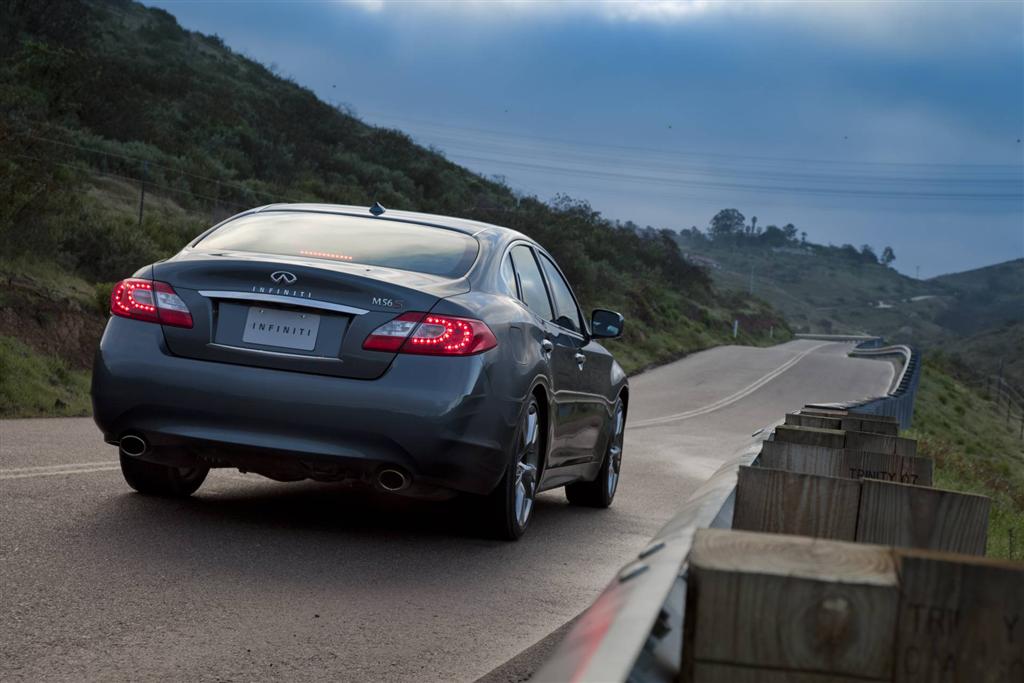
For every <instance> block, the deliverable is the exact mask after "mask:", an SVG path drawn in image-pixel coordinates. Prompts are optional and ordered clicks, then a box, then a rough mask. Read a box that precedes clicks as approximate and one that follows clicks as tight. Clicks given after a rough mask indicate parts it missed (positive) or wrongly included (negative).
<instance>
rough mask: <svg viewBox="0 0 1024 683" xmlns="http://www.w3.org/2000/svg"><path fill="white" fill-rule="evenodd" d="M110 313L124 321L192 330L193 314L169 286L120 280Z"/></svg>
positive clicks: (161, 283) (112, 298)
mask: <svg viewBox="0 0 1024 683" xmlns="http://www.w3.org/2000/svg"><path fill="white" fill-rule="evenodd" d="M110 312H111V313H112V314H114V315H119V316H121V317H122V318H131V319H133V320H144V321H146V322H150V323H160V324H162V325H172V326H174V327H192V313H191V312H189V310H188V306H187V305H185V302H184V301H182V300H181V297H180V296H178V294H177V293H176V292H175V291H174V288H173V287H171V286H170V285H169V284H167V283H166V282H155V281H153V280H143V279H141V278H136V277H132V278H128V279H127V280H121V281H120V282H118V283H117V284H116V285H114V289H113V291H112V292H110Z"/></svg>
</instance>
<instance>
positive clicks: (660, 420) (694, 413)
mask: <svg viewBox="0 0 1024 683" xmlns="http://www.w3.org/2000/svg"><path fill="white" fill-rule="evenodd" d="M831 343H832V342H824V343H822V344H818V345H817V346H812V347H811V348H809V349H807V350H806V351H802V352H801V353H799V354H797V355H796V356H794V357H793V358H790V359H789V360H787V361H786V362H785V363H783V364H782V365H780V366H779V367H777V368H775V369H774V370H772V371H771V372H769V373H768V374H767V375H765V376H763V377H761V378H760V379H758V380H757V381H756V382H754V383H753V384H750V385H748V386H746V387H744V388H742V389H740V390H739V391H737V392H736V393H735V394H732V395H731V396H726V397H725V398H723V399H720V400H718V401H715V402H714V403H709V404H708V405H706V406H703V407H701V408H694V409H693V410H688V411H686V412H683V413H675V414H674V415H665V416H663V417H652V418H649V419H647V420H640V421H639V422H633V423H630V424H629V425H627V426H628V427H630V428H634V429H635V428H637V427H653V426H655V425H663V424H668V423H670V422H678V421H681V420H689V419H690V418H692V417H698V416H700V415H707V414H708V413H711V412H714V411H716V410H720V409H722V408H725V407H727V406H730V405H732V404H733V403H735V402H736V401H739V400H740V399H742V398H746V397H747V396H749V395H750V394H752V393H754V392H755V391H757V390H758V389H760V388H761V387H763V386H764V385H765V384H768V382H771V381H772V380H773V379H775V378H776V377H778V376H779V375H781V374H782V373H784V372H786V370H789V369H790V368H791V367H793V366H794V365H796V364H797V363H799V362H800V361H801V360H803V359H804V357H805V356H807V354H809V353H812V352H814V351H817V350H818V349H820V348H821V347H822V346H828V345H829V344H831Z"/></svg>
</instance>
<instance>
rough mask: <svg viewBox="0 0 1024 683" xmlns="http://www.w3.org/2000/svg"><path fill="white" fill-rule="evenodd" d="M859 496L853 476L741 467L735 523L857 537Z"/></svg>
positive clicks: (736, 525)
mask: <svg viewBox="0 0 1024 683" xmlns="http://www.w3.org/2000/svg"><path fill="white" fill-rule="evenodd" d="M859 498H860V484H859V483H858V482H856V481H853V480H850V479H839V478H836V477H822V476H817V475H813V474H797V473H794V472H786V471H784V470H773V469H766V468H763V467H741V468H740V469H739V478H738V481H737V485H736V506H735V509H734V512H733V521H732V527H733V529H742V530H746V531H763V532H771V533H777V534H799V535H803V536H813V537H815V538H831V539H839V540H845V541H853V540H855V539H856V534H857V507H858V501H859Z"/></svg>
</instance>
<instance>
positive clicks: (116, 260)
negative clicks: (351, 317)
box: [0, 0, 788, 413]
mask: <svg viewBox="0 0 1024 683" xmlns="http://www.w3.org/2000/svg"><path fill="white" fill-rule="evenodd" d="M355 96H356V94H349V95H348V96H347V97H348V98H349V99H352V98H354V97H355ZM342 97H346V96H345V95H342ZM0 112H2V114H0V240H2V241H3V244H4V250H3V255H2V258H0V280H3V281H4V284H5V288H3V289H2V292H0V304H2V309H0V337H6V338H7V340H8V342H9V343H3V344H0V356H4V357H3V358H0V360H3V361H5V363H4V364H5V366H6V367H14V366H17V367H19V368H22V370H23V373H24V376H28V375H30V374H31V375H32V376H34V377H36V378H37V379H38V382H35V383H33V384H32V387H35V388H33V389H31V391H30V390H29V389H27V388H26V386H27V385H14V384H13V383H10V382H9V383H8V384H7V385H5V386H4V387H0V403H2V404H3V405H0V411H3V412H8V413H9V412H11V410H20V409H18V408H17V406H18V405H27V404H29V403H31V404H32V405H33V406H35V407H34V408H32V409H31V410H27V411H26V410H22V411H21V412H28V413H45V412H47V410H48V408H47V406H48V405H49V406H50V407H52V405H53V404H55V403H56V402H58V401H59V402H60V405H64V406H67V405H72V404H74V397H69V396H66V395H65V394H66V393H67V391H65V393H64V394H62V393H60V392H56V393H57V394H59V395H56V394H55V393H54V392H53V391H50V386H51V385H52V386H53V387H57V388H59V389H61V391H64V390H66V389H67V387H68V386H72V385H74V386H80V383H72V382H70V381H69V380H68V379H67V376H68V374H67V373H68V372H74V371H75V368H85V367H87V366H88V362H89V357H90V355H91V349H93V348H94V347H95V343H96V339H97V337H98V334H99V331H100V329H101V328H102V324H103V320H104V317H105V303H104V302H105V297H106V296H107V292H108V291H109V287H110V283H111V282H112V281H115V280H117V279H119V278H121V277H124V276H126V275H128V274H130V273H132V272H133V271H134V270H135V269H136V268H138V267H139V266H140V265H142V264H145V263H148V262H151V261H153V260H156V259H159V258H162V257H165V256H168V255H170V254H171V253H173V252H174V251H176V250H177V249H178V248H179V247H180V246H181V245H182V244H183V243H185V242H186V241H187V240H188V239H190V238H191V237H192V236H193V235H195V234H197V233H198V232H200V231H201V230H203V229H205V228H206V227H208V226H209V225H210V224H211V223H212V222H214V221H216V220H218V219H220V218H223V217H225V216H227V215H230V214H232V213H234V212H236V211H238V210H241V209H244V208H248V207H252V206H257V205H262V204H268V203H273V202H279V201H289V200H294V201H325V202H337V203H347V204H362V205H368V204H370V203H372V202H373V201H380V202H381V203H383V204H384V205H385V206H388V207H391V208H401V209H411V210H417V211H426V212H433V213H441V214H452V215H458V216H463V217H467V218H475V219H478V220H484V221H488V222H492V223H497V224H500V225H505V226H508V227H512V228H516V229H519V230H522V231H523V232H525V233H527V234H529V235H531V236H533V237H534V238H536V239H537V240H538V241H540V242H541V243H542V244H544V245H545V246H546V247H547V248H548V249H549V250H551V251H552V252H553V253H554V254H555V256H556V257H557V258H558V260H559V262H560V264H561V265H562V266H563V268H564V269H565V270H566V272H567V275H568V276H569V278H570V279H571V280H572V282H573V283H574V285H575V287H576V291H577V294H578V295H579V296H580V298H581V299H582V302H583V304H584V306H586V307H588V308H589V307H598V306H601V307H608V308H615V309H618V310H621V311H622V312H623V313H624V314H625V315H626V316H627V319H628V320H629V323H628V325H627V338H626V339H625V340H624V341H623V342H620V343H616V344H615V347H616V348H615V351H616V353H617V354H618V355H619V356H620V358H621V359H622V361H623V363H624V364H625V365H626V366H627V367H628V368H631V369H636V368H639V367H642V366H644V365H646V364H648V363H651V362H655V361H658V360H664V359H668V358H671V357H673V356H675V355H679V354H681V353H685V352H688V351H692V350H694V349H697V348H703V347H707V346H710V345H713V344H717V343H722V342H725V341H731V340H732V337H731V330H732V321H733V320H734V319H736V318H738V319H740V320H741V325H740V330H741V335H740V338H739V340H738V341H739V342H740V343H769V341H770V338H769V333H770V331H773V332H774V340H775V341H778V340H779V339H784V338H786V336H787V335H788V329H787V328H786V325H785V323H784V321H783V320H782V318H781V317H780V316H778V315H777V314H776V313H774V312H773V311H772V310H771V309H770V308H769V307H768V306H767V305H766V304H764V303H763V302H761V301H758V300H751V299H750V298H748V297H746V296H741V295H734V294H722V293H721V292H719V291H717V290H716V289H715V288H714V287H713V286H712V283H711V280H710V278H709V277H708V275H707V274H706V273H705V272H704V271H703V270H702V269H701V268H699V267H696V266H693V265H691V264H689V263H688V262H687V261H685V260H684V259H683V258H682V256H681V254H680V251H679V248H678V246H677V244H676V242H675V240H674V239H673V237H672V235H671V233H669V232H667V231H664V232H657V231H654V232H653V233H651V234H649V235H639V234H637V233H636V232H635V231H634V230H632V229H628V228H624V227H621V226H619V225H618V224H616V223H613V222H610V221H608V220H606V219H604V218H603V217H602V216H601V215H600V214H598V213H597V212H595V211H593V210H592V209H591V208H590V206H589V205H587V204H586V203H585V202H581V201H575V200H572V199H569V198H566V197H558V198H556V199H555V200H553V201H551V202H550V203H548V202H544V201H541V200H539V199H537V198H534V197H523V196H518V195H517V194H515V193H513V192H512V191H511V190H509V188H508V187H506V186H505V185H503V184H501V183H498V182H494V181H492V180H490V179H487V178H482V177H480V176H478V175H476V174H474V173H471V172H470V171H468V170H466V169H464V168H462V167H460V166H457V165H456V164H453V163H451V162H449V161H448V160H447V159H445V158H444V157H443V156H442V155H441V154H440V153H438V152H436V151H433V150H430V149H426V148H424V147H421V146H419V145H416V144H414V143H413V142H412V141H411V140H410V138H408V137H407V136H406V135H404V134H403V133H401V132H400V131H396V130H387V129H382V128H376V127H373V126H369V125H367V124H365V123H363V122H362V121H360V120H358V119H357V118H355V117H354V116H351V115H350V114H348V113H347V112H345V111H342V110H339V109H337V108H335V107H332V106H330V105H328V104H326V103H324V102H322V101H320V100H319V99H318V98H317V97H316V96H315V95H314V94H313V93H312V92H310V91H309V90H307V89H305V88H302V87H300V86H299V85H297V84H296V83H294V82H292V81H291V80H289V79H287V78H283V77H281V76H280V75H278V74H276V73H274V72H273V71H272V70H270V69H268V68H267V67H265V66H263V65H261V64H259V63H257V62H254V61H252V60H250V59H247V58H246V57H244V56H242V55H239V54H237V53H235V52H233V51H232V50H231V49H230V48H229V47H227V46H225V45H224V44H223V42H222V41H221V40H220V39H219V38H217V37H215V36H205V35H202V34H199V33H195V32H189V31H185V30H183V29H182V28H181V27H180V26H179V25H178V24H177V22H176V21H175V19H174V18H173V16H171V15H170V14H168V13H167V12H164V11H162V10H159V9H150V8H146V7H144V6H142V5H140V4H137V3H134V2H130V1H128V0H110V1H108V2H100V1H98V0H84V1H83V0H14V1H13V2H9V3H7V4H6V6H5V10H4V12H3V13H0ZM556 193H557V188H552V195H555V194H556ZM143 194H144V195H145V201H144V202H142V201H141V200H142V195H143ZM140 208H141V210H140ZM0 341H3V340H2V339H0ZM31 354H42V355H41V356H40V357H39V358H32V357H30V356H31ZM15 356H17V357H16V358H15ZM62 368H63V369H62ZM4 374H5V375H6V376H8V377H9V376H10V375H12V374H13V373H4ZM76 382H77V380H76ZM68 391H70V390H68ZM26 392H28V393H26ZM28 394H31V397H29V395H28ZM75 405H77V404H75ZM11 406H14V408H13V409H12V408H11ZM68 410H70V408H69V409H68Z"/></svg>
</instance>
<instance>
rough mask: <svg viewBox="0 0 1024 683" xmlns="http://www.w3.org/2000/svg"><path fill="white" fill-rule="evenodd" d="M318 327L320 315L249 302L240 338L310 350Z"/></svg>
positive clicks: (253, 341) (268, 344) (251, 342)
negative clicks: (266, 306) (250, 304)
mask: <svg viewBox="0 0 1024 683" xmlns="http://www.w3.org/2000/svg"><path fill="white" fill-rule="evenodd" d="M319 329H320V316H318V315H316V314H314V313H296V312H295V311H280V310H277V309H274V308H259V307H257V306H250V307H249V315H248V316H246V318H245V332H243V333H242V341H244V342H248V343H249V344H261V345H263V346H279V347H281V348H285V349H299V350H301V351H312V350H313V349H314V348H315V347H316V333H317V331H318V330H319Z"/></svg>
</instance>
